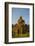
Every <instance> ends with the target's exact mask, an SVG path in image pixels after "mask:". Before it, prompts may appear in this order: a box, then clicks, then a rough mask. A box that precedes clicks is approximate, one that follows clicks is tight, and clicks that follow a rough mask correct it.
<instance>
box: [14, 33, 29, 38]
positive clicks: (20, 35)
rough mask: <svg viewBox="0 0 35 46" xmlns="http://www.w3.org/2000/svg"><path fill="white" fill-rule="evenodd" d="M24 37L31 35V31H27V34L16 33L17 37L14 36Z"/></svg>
mask: <svg viewBox="0 0 35 46" xmlns="http://www.w3.org/2000/svg"><path fill="white" fill-rule="evenodd" d="M23 37H29V33H25V34H16V35H15V37H13V38H23Z"/></svg>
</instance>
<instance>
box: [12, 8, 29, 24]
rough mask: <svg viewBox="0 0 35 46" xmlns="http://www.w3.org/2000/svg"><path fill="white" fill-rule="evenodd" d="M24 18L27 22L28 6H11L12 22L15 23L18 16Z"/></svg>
mask: <svg viewBox="0 0 35 46" xmlns="http://www.w3.org/2000/svg"><path fill="white" fill-rule="evenodd" d="M20 16H22V18H23V19H24V20H25V23H26V24H28V23H29V8H12V24H16V23H17V21H18V19H19V17H20Z"/></svg>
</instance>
